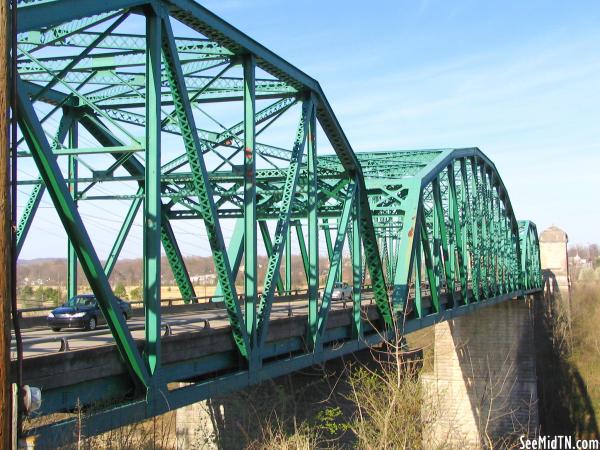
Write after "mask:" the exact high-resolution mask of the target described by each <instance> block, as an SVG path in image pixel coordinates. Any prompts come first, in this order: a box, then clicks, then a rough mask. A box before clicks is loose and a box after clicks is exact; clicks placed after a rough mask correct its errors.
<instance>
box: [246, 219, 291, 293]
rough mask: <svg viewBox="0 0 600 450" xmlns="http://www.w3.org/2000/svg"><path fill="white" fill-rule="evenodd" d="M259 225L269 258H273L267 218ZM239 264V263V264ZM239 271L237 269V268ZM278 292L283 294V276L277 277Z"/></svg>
mask: <svg viewBox="0 0 600 450" xmlns="http://www.w3.org/2000/svg"><path fill="white" fill-rule="evenodd" d="M258 226H259V228H260V234H261V235H262V238H263V243H264V244H265V250H266V252H267V258H269V259H270V258H271V255H272V254H273V243H272V242H271V235H270V234H269V227H268V226H267V222H266V221H265V220H261V221H260V222H258ZM238 266H239V265H238ZM236 272H237V270H236ZM277 292H278V293H279V295H283V292H284V289H283V281H282V280H281V277H277Z"/></svg>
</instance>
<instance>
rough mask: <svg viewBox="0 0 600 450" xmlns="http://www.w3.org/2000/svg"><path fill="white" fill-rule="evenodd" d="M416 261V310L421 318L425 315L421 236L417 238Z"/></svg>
mask: <svg viewBox="0 0 600 450" xmlns="http://www.w3.org/2000/svg"><path fill="white" fill-rule="evenodd" d="M415 241H416V245H415V253H414V255H415V261H414V263H413V264H414V273H415V310H416V311H417V317H418V318H419V319H420V318H421V317H423V296H422V293H421V281H422V277H421V253H422V251H423V250H422V245H421V243H420V242H419V238H417V239H415Z"/></svg>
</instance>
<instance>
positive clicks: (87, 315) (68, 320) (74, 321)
mask: <svg viewBox="0 0 600 450" xmlns="http://www.w3.org/2000/svg"><path fill="white" fill-rule="evenodd" d="M117 303H118V305H119V308H120V309H121V312H122V314H123V319H125V320H127V319H129V318H130V317H131V305H130V304H129V303H127V302H125V301H123V300H121V299H120V298H117ZM104 323H106V319H105V317H104V314H102V311H100V307H99V306H98V302H97V301H96V297H94V295H92V294H85V295H76V296H75V297H72V298H70V299H69V301H67V303H65V304H64V305H62V306H59V307H58V308H55V309H53V310H52V311H51V312H50V314H48V326H49V327H50V328H52V331H60V329H61V328H83V329H85V330H90V331H91V330H95V329H96V327H97V326H98V325H100V324H104Z"/></svg>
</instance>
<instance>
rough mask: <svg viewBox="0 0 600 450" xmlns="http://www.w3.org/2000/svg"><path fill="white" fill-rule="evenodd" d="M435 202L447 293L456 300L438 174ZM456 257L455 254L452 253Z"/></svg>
mask: <svg viewBox="0 0 600 450" xmlns="http://www.w3.org/2000/svg"><path fill="white" fill-rule="evenodd" d="M433 202H434V207H435V212H436V213H435V216H436V218H437V228H438V230H439V234H440V240H441V244H442V254H443V257H444V270H445V276H446V293H447V294H449V293H450V292H451V293H452V294H451V295H450V297H451V299H452V302H454V300H453V299H454V272H453V271H452V268H453V266H452V263H451V262H450V255H451V253H450V245H449V236H448V229H447V227H446V217H445V214H444V206H443V204H442V193H441V189H440V177H439V176H437V177H435V179H434V180H433ZM452 257H454V255H452Z"/></svg>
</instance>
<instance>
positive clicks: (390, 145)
mask: <svg viewBox="0 0 600 450" xmlns="http://www.w3.org/2000/svg"><path fill="white" fill-rule="evenodd" d="M201 3H202V4H204V5H205V6H207V7H208V8H209V9H211V10H212V11H214V12H215V13H216V14H218V15H220V16H221V17H223V18H224V19H225V20H227V21H228V22H230V23H232V24H233V25H234V26H236V27H237V28H239V29H240V30H242V31H243V32H245V33H247V34H248V35H250V36H252V37H253V38H254V39H256V40H257V41H259V42H260V43H262V44H264V45H265V46H267V47H268V48H270V49H271V50H273V51H275V52H276V53H278V54H279V55H280V56H282V57H283V58H285V59H286V60H288V61H289V62H291V63H292V64H294V65H296V66H297V67H299V68H300V69H302V70H303V71H305V72H306V73H308V74H309V75H311V76H312V77H313V78H315V79H317V80H318V81H319V82H320V83H321V86H322V87H323V89H324V91H325V94H326V95H327V97H328V99H329V102H330V103H331V105H332V107H333V109H334V111H335V113H336V115H337V117H338V119H339V121H340V123H341V124H342V127H343V128H344V130H345V131H346V134H347V136H348V138H349V140H350V142H351V143H352V145H353V147H354V149H355V150H357V151H367V150H368V151H371V150H391V149H412V148H436V147H439V148H448V147H471V146H477V147H479V148H481V149H482V150H483V151H484V152H485V153H486V154H487V155H488V156H490V157H491V159H492V160H493V161H494V162H495V163H496V165H497V167H498V170H499V171H500V174H501V175H502V177H503V179H504V182H505V184H506V185H507V187H508V190H509V193H510V195H511V199H512V203H513V206H514V208H515V211H516V214H517V216H518V218H520V219H530V220H533V221H534V222H536V223H537V224H538V229H540V230H543V229H545V228H546V227H548V226H550V225H552V224H555V225H558V226H560V227H562V228H564V229H565V230H566V231H567V232H568V234H569V236H570V241H571V243H588V242H600V227H599V225H600V208H599V207H598V203H599V202H598V199H597V192H598V185H599V184H600V183H599V182H600V174H599V169H600V131H599V130H600V27H599V26H598V24H599V23H600V2H598V1H589V2H578V1H571V2H560V1H502V2H501V1H481V0H473V1H433V0H431V1H428V0H422V1H418V0H411V1H409V0H402V1H378V2H366V3H365V2H357V1H341V0H335V1H307V0H304V1H300V2H290V1H284V0H252V1H248V0H207V1H201ZM320 142H321V143H322V142H323V140H321V141H320ZM34 171H35V169H30V168H29V167H27V166H26V165H24V166H21V168H20V174H21V175H27V176H28V177H29V176H31V177H34V176H35V175H34V174H33V172H34ZM21 175H20V176H21ZM103 189H107V190H108V189H109V188H108V187H106V188H103ZM108 193H110V192H108ZM25 201H26V195H24V194H23V193H22V194H21V195H20V199H19V206H20V207H22V206H23V204H24V203H25ZM89 203H90V202H83V204H82V205H81V209H80V211H81V212H82V215H83V216H84V219H85V220H86V223H87V224H88V228H89V230H90V234H91V235H92V239H93V240H94V243H95V244H96V248H97V249H98V252H99V254H100V257H105V256H106V254H107V252H108V250H109V249H110V247H111V246H112V242H113V240H114V236H115V235H116V232H117V229H118V227H119V225H120V223H121V221H122V218H123V217H124V214H125V207H126V205H125V206H123V205H121V206H119V207H118V208H117V209H113V208H114V207H113V206H112V205H110V204H108V203H105V204H100V205H99V206H94V208H92V205H90V204H89ZM91 203H94V202H91ZM100 203H101V202H100ZM139 223H141V222H140V221H138V224H137V225H136V226H135V227H134V229H133V230H132V233H131V237H130V239H129V240H128V242H127V244H126V245H125V248H124V251H123V257H125V258H128V257H138V256H139V255H140V254H141V225H140V224H139ZM174 226H175V225H174ZM176 227H177V232H178V239H179V240H180V244H181V245H182V251H184V253H186V254H207V253H208V244H207V243H206V242H204V241H202V242H200V241H201V239H200V240H199V239H198V228H197V227H196V226H195V225H187V224H181V223H178V224H177V225H176ZM230 228H231V227H230ZM230 232H231V229H227V226H225V225H224V234H226V235H228V234H230ZM64 236H65V235H64V231H62V230H61V228H60V224H59V222H58V218H57V217H56V215H55V214H54V212H53V207H52V206H51V204H50V200H49V199H48V197H47V196H46V197H45V199H44V201H43V202H42V206H41V209H40V211H39V214H38V216H37V217H36V220H35V221H34V224H33V227H32V229H31V233H30V236H29V239H28V241H27V242H26V244H25V247H24V249H23V252H22V253H21V258H22V259H29V258H36V257H48V256H56V257H65V256H66V250H65V248H66V241H65V237H64Z"/></svg>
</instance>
